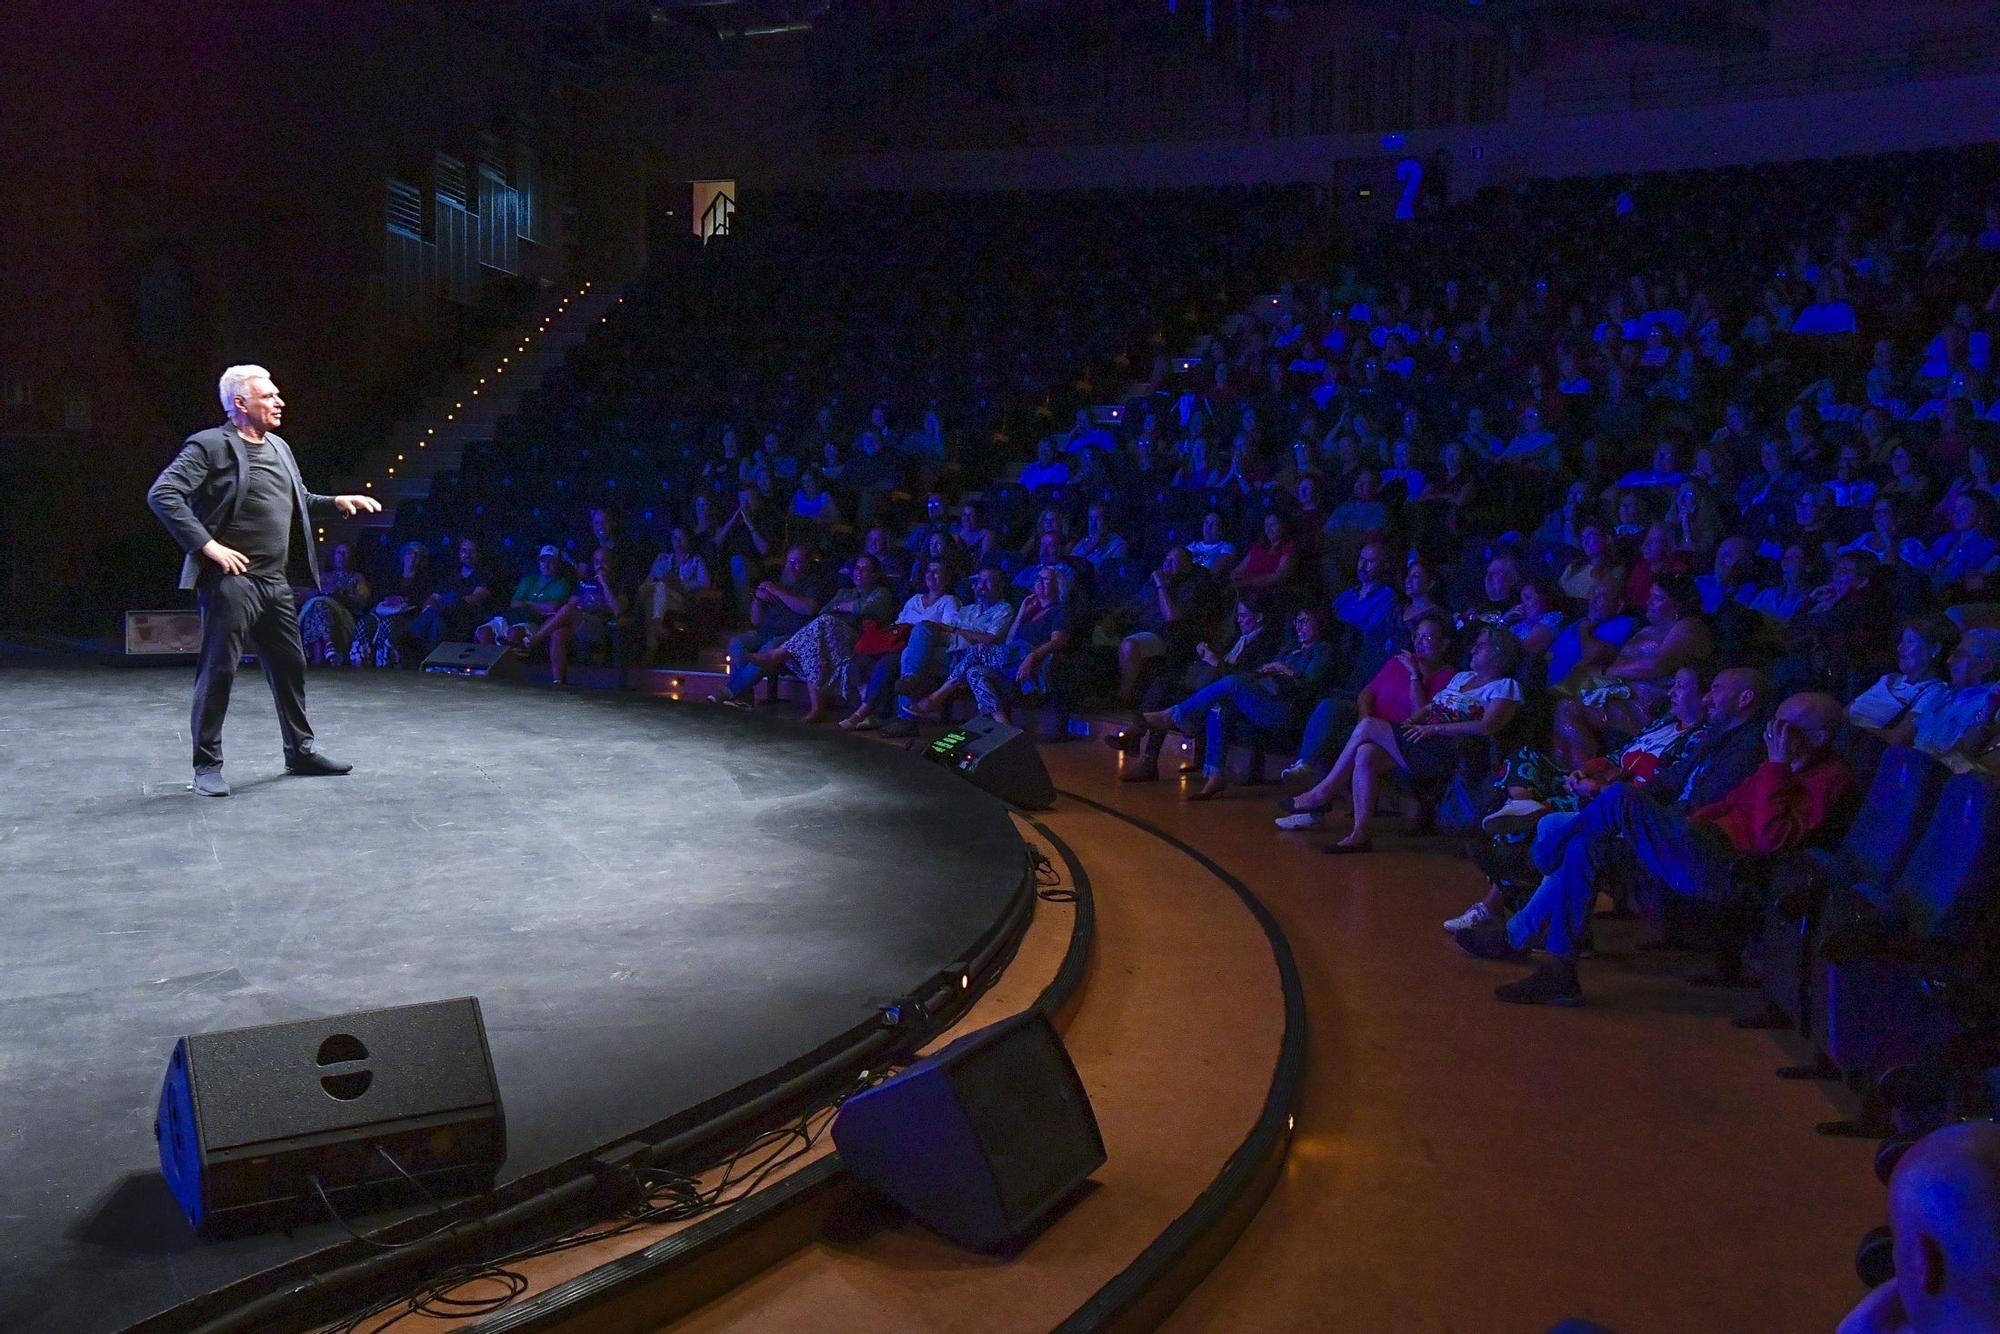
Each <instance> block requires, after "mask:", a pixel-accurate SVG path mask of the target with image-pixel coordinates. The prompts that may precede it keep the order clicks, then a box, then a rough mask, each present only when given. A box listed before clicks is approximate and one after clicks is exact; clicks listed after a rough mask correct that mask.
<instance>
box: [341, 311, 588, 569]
mask: <svg viewBox="0 0 2000 1334" xmlns="http://www.w3.org/2000/svg"><path fill="white" fill-rule="evenodd" d="M619 300H620V298H619V295H618V292H617V289H616V288H615V287H613V286H610V285H607V284H604V283H580V284H578V285H576V286H574V287H562V288H557V289H555V290H554V291H552V292H551V293H550V294H549V295H547V296H546V297H545V298H544V299H543V300H542V301H540V302H539V303H537V304H536V306H535V307H534V308H533V309H532V310H531V311H530V312H529V315H528V318H527V319H526V320H525V321H524V322H523V323H522V324H521V325H520V326H518V327H516V328H514V329H513V330H511V331H509V332H508V333H507V334H505V335H503V336H502V337H500V338H499V339H496V340H495V342H494V344H493V345H492V346H491V347H489V348H487V349H485V350H484V351H483V352H481V353H479V354H477V355H475V356H474V357H473V358H472V359H471V362H470V364H469V365H468V366H467V368H466V370H465V371H464V372H463V373H461V374H460V375H459V376H458V377H457V378H456V379H454V380H453V381H452V383H451V384H450V385H448V386H447V387H446V388H445V389H444V390H442V391H440V392H439V393H437V394H435V395H433V396H432V397H431V398H429V399H428V400H426V401H425V403H424V404H423V406H422V408H420V409H419V410H418V412H417V413H416V414H415V415H414V416H412V417H410V418H409V419H407V420H405V421H400V422H397V423H396V425H395V426H394V427H392V428H391V429H390V431H389V435H388V439H387V443H385V444H384V445H383V446H382V447H381V448H379V449H377V450H375V451H373V452H371V453H370V454H369V455H368V456H367V457H366V458H364V459H363V460H362V462H361V465H360V467H359V468H358V469H357V471H356V472H355V473H354V474H353V475H351V476H349V477H344V478H341V479H340V481H339V484H338V487H337V489H338V490H340V491H344V492H345V491H352V492H360V493H363V494H367V495H371V496H374V497H375V498H376V499H378V500H380V501H381V502H382V512H381V513H380V514H372V515H367V516H364V517H363V518H362V519H360V520H359V521H358V522H357V521H351V520H338V519H336V520H332V521H329V522H328V523H327V524H326V525H325V527H324V529H323V530H322V532H323V535H324V536H325V538H326V539H327V541H329V542H339V541H343V540H348V539H351V538H352V537H353V536H355V535H356V533H358V532H359V531H362V530H368V529H384V530H386V529H388V528H390V527H391V526H392V525H393V524H394V523H395V521H396V511H397V509H398V507H399V506H401V505H402V504H404V503H406V502H409V501H413V500H422V499H423V498H424V497H426V496H428V495H429V494H430V491H431V483H432V480H433V479H434V478H435V477H437V475H438V474H439V473H443V472H450V471H452V470H454V469H456V468H457V467H458V465H459V462H460V460H461V459H463V458H464V456H465V450H466V447H467V446H468V445H474V444H487V443H490V442H491V441H492V440H493V436H494V431H495V428H496V427H497V426H498V425H499V423H500V421H501V419H502V418H505V417H508V416H510V415H512V414H513V413H514V412H515V411H517V410H518V409H519V407H520V404H521V399H522V398H523V397H524V396H525V395H526V394H527V393H528V391H529V390H531V389H534V388H535V387H536V386H538V385H539V384H541V382H542V377H543V375H544V374H546V373H547V372H548V371H549V370H550V369H551V368H553V367H556V366H560V365H561V364H562V362H563V359H564V358H565V357H566V356H568V355H569V353H570V351H571V350H572V349H573V348H575V347H577V346H578V345H580V344H581V343H582V342H583V341H584V339H585V338H587V337H589V335H590V332H591V330H593V329H595V328H597V327H598V326H599V325H600V324H602V323H603V322H604V321H605V320H607V319H608V318H610V312H611V308H612V307H613V306H614V305H616V304H617V303H618V301H619Z"/></svg>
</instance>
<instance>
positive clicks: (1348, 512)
mask: <svg viewBox="0 0 2000 1334" xmlns="http://www.w3.org/2000/svg"><path fill="white" fill-rule="evenodd" d="M1388 527H1389V507H1388V506H1387V505H1385V504H1383V503H1382V476H1381V474H1380V473H1377V472H1375V471H1374V470H1372V469H1368V468H1364V469H1362V470H1361V471H1360V472H1358V473H1356V474H1355V475H1354V494H1353V496H1352V497H1351V498H1349V499H1347V500H1343V501H1341V502H1340V503H1339V504H1338V505H1335V506H1334V507H1333V512H1332V513H1331V514H1329V515H1327V516H1326V526H1325V528H1324V529H1323V530H1322V531H1323V532H1324V533H1325V534H1326V540H1327V545H1328V547H1329V548H1331V549H1332V551H1333V553H1334V555H1335V558H1336V559H1338V553H1339V551H1340V550H1341V549H1342V548H1345V549H1346V550H1348V551H1352V550H1353V549H1354V547H1355V545H1356V544H1357V543H1360V542H1363V541H1366V540H1367V539H1368V538H1371V537H1374V536H1375V535H1376V534H1378V533H1381V532H1384V531H1386V530H1387V529H1388Z"/></svg>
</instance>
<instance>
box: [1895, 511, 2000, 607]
mask: <svg viewBox="0 0 2000 1334" xmlns="http://www.w3.org/2000/svg"><path fill="white" fill-rule="evenodd" d="M1996 514H2000V505H1996V503H1995V502H1994V500H1993V497H1991V496H1989V495H1986V494H1984V493H1982V492H1973V491H1968V492H1961V493H1960V494H1959V496H1958V498H1957V499H1956V500H1954V501H1952V504H1951V531H1950V532H1948V533H1946V534H1944V536H1942V537H1940V538H1938V539H1937V541H1935V542H1933V543H1932V544H1931V545H1930V546H1929V547H1928V548H1925V547H1921V546H1918V545H1916V544H1906V545H1905V547H1904V551H1905V552H1906V553H1907V556H1908V559H1909V561H1910V564H1912V565H1915V566H1917V567H1919V568H1921V569H1922V570H1923V571H1924V572H1925V573H1926V574H1927V575H1928V576H1929V577H1930V583H1931V590H1932V592H1933V594H1934V596H1937V597H1939V598H1944V599H1947V600H1949V599H1953V598H1964V597H1971V596H1975V595H1980V594H1983V593H1985V592H1987V591H1988V586H1989V584H1990V583H1991V578H1990V576H1992V575H1993V574H1994V572H1995V571H1996V570H2000V541H1996V539H1995V537H1994V533H1995V530H1996V529H2000V523H1996V522H1995V516H1996Z"/></svg>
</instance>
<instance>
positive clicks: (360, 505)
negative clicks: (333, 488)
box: [333, 496, 382, 519]
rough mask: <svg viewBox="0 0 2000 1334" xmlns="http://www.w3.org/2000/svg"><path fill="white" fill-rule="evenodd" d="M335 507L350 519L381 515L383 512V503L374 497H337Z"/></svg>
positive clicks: (334, 501)
mask: <svg viewBox="0 0 2000 1334" xmlns="http://www.w3.org/2000/svg"><path fill="white" fill-rule="evenodd" d="M333 507H334V508H335V509H337V510H339V511H340V512H341V513H342V514H345V515H346V516H347V517H348V518H350V519H351V518H353V517H354V516H355V515H357V514H380V513H381V512H382V502H381V501H379V500H377V499H375V497H373V496H335V497H334V498H333Z"/></svg>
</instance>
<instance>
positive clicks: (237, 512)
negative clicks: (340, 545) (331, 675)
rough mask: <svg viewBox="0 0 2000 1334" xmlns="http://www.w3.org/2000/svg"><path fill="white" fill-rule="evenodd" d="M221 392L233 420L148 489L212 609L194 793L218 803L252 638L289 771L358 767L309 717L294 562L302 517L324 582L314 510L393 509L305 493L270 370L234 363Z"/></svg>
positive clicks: (206, 607)
mask: <svg viewBox="0 0 2000 1334" xmlns="http://www.w3.org/2000/svg"><path fill="white" fill-rule="evenodd" d="M220 388H221V393H222V406H223V408H224V410H225V411H226V412H228V414H229V424H228V425H226V426H219V427H215V428H213V429H211V430H207V431H199V432H197V433H195V434H194V435H191V436H189V437H188V438H187V440H186V441H185V442H184V443H183V444H182V445H181V449H180V453H179V454H177V455H175V456H174V461H173V462H172V463H170V464H168V465H167V468H166V470H165V471H163V472H162V473H161V474H160V475H159V477H158V478H156V479H155V480H154V482H153V485H152V487H151V489H149V490H148V491H147V493H146V503H147V504H148V505H150V506H151V507H152V510H153V513H154V514H155V515H157V516H158V517H159V520H160V522H161V523H162V524H164V525H166V529H167V531H168V532H169V533H171V534H172V535H173V538H174V540H175V541H176V542H178V543H179V544H180V547H181V550H182V551H184V552H186V553H187V559H186V561H185V562H184V563H183V565H182V567H181V587H183V588H192V589H194V590H195V593H196V596H197V598H198V599H199V602H200V605H201V623H202V629H201V665H200V667H199V668H198V670H197V672H196V674H195V686H194V712H193V716H192V718H191V719H190V721H189V730H190V732H191V733H192V735H193V738H194V790H195V791H196V792H197V793H199V794H200V795H202V796H206V797H226V796H228V795H229V784H228V782H227V781H226V780H225V779H224V778H223V776H222V720H223V716H224V714H226V713H227V712H228V710H229V689H230V686H231V685H232V684H233V683H234V681H235V679H236V668H237V664H238V663H240V662H241V661H242V658H243V641H244V640H245V639H248V640H249V641H250V642H251V643H253V644H255V645H256V646H257V660H258V662H259V663H260V664H261V665H262V666H263V668H264V679H265V681H266V682H267V683H268V684H269V685H270V687H271V697H272V699H273V700H274V701H276V703H277V706H278V730H279V732H280V733H281V734H282V736H283V737H284V743H285V768H286V770H287V771H288V772H291V773H295V774H344V773H346V772H347V771H348V770H349V769H350V768H352V767H353V766H351V765H347V764H341V763H339V762H338V761H336V760H334V759H332V758H330V757H329V756H327V755H326V754H325V753H323V752H322V751H321V750H320V749H319V747H318V745H317V743H316V742H315V741H314V739H313V732H312V725H311V724H310V723H308V722H307V721H306V707H305V688H306V656H305V649H304V647H303V646H302V645H301V644H300V642H299V617H298V609H297V607H296V606H294V605H293V600H292V589H291V583H290V581H289V580H288V579H287V577H286V565H287V563H288V561H289V557H290V555H291V542H292V524H293V522H294V520H296V521H297V522H298V524H299V525H300V526H301V527H302V528H303V529H304V530H305V538H306V540H305V554H306V563H307V565H308V566H310V567H311V570H312V582H313V583H314V584H315V585H317V584H318V583H319V561H318V557H317V555H316V553H315V552H314V550H313V538H312V527H311V517H310V515H311V511H313V510H327V509H332V510H338V511H339V512H340V513H342V514H345V515H349V516H352V515H355V514H363V513H366V514H372V513H375V512H376V511H378V510H380V509H381V508H382V506H381V505H380V504H379V503H377V501H376V500H375V498H374V497H373V496H359V495H353V496H322V495H315V494H313V493H311V492H309V491H307V490H306V489H305V486H304V484H303V483H302V482H300V480H299V473H298V465H297V464H296V463H295V462H293V460H292V451H291V447H290V446H288V445H287V444H286V443H285V442H284V440H283V439H282V438H281V437H280V436H279V435H278V434H277V427H278V422H279V420H280V418H281V417H282V416H283V414H284V408H285V401H284V399H282V398H281V397H279V395H278V386H277V385H275V384H273V383H272V382H271V376H270V373H269V372H268V371H266V370H265V369H264V368H263V367H262V366H231V367H230V368H229V369H228V370H227V371H224V372H223V375H222V383H221V386H220Z"/></svg>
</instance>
